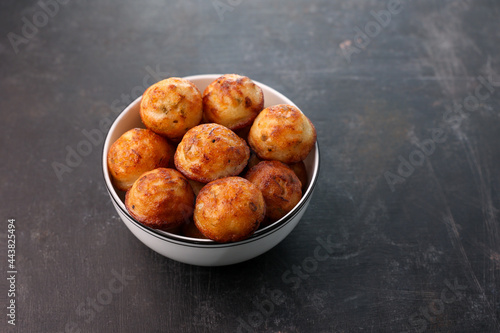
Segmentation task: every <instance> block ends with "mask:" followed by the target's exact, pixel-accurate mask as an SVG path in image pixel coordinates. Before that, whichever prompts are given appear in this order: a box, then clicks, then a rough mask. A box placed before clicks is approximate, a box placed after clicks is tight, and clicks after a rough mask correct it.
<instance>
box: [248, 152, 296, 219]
mask: <svg viewBox="0 0 500 333" xmlns="http://www.w3.org/2000/svg"><path fill="white" fill-rule="evenodd" d="M245 178H246V179H248V180H249V181H250V182H252V183H253V184H254V185H255V186H257V188H258V189H259V190H260V191H261V192H262V195H263V196H264V200H265V201H266V216H268V217H269V218H270V219H271V220H273V221H275V220H279V219H280V218H282V217H283V216H285V215H286V214H287V213H288V212H289V211H291V210H292V208H293V207H295V205H296V204H297V203H298V202H299V201H300V198H301V197H302V190H301V187H302V184H301V183H300V180H299V178H298V177H297V175H296V174H295V173H294V172H293V171H292V169H290V168H289V167H288V166H287V165H286V164H283V163H281V162H278V161H262V162H260V163H259V164H257V165H256V166H254V167H253V168H251V169H250V171H248V173H247V175H246V177H245Z"/></svg>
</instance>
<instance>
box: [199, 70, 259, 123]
mask: <svg viewBox="0 0 500 333" xmlns="http://www.w3.org/2000/svg"><path fill="white" fill-rule="evenodd" d="M263 107H264V93H263V92H262V89H261V88H260V87H259V86H257V85H256V84H255V83H254V82H253V81H252V80H250V79H249V78H248V77H246V76H241V75H237V74H226V75H223V76H221V77H219V78H217V79H216V80H215V81H213V82H212V83H210V84H209V85H208V86H207V88H205V91H204V92H203V113H204V117H205V119H206V120H207V122H214V123H217V124H221V125H224V126H226V127H227V128H229V129H232V130H235V129H238V128H243V127H245V126H248V125H250V124H251V123H252V122H253V120H254V119H255V117H257V115H258V114H259V112H260V111H262V109H263Z"/></svg>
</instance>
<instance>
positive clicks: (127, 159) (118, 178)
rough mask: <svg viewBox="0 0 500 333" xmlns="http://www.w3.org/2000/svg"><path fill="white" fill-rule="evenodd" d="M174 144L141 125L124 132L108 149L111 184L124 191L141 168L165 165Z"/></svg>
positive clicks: (141, 171)
mask: <svg viewBox="0 0 500 333" xmlns="http://www.w3.org/2000/svg"><path fill="white" fill-rule="evenodd" d="M173 157H174V148H173V146H172V145H170V144H169V142H168V141H167V140H166V139H165V138H163V137H161V136H160V135H158V134H155V133H154V132H152V131H150V130H148V129H142V128H134V129H131V130H129V131H127V132H125V133H124V134H123V135H122V136H121V137H120V138H118V140H116V141H115V142H114V143H113V144H112V145H111V148H110V149H109V152H108V156H107V159H108V169H109V173H110V175H111V178H112V180H113V184H114V185H115V187H116V188H118V189H119V190H121V191H126V190H128V189H129V188H131V187H132V184H133V183H134V182H135V181H136V179H137V178H139V177H140V176H141V175H142V174H143V173H144V172H147V171H150V170H153V169H156V168H160V167H167V166H169V163H170V162H173Z"/></svg>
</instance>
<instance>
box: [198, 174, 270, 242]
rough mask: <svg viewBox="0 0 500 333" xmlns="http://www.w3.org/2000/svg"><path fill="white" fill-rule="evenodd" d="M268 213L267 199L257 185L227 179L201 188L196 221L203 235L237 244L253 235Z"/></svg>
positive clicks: (233, 178) (217, 240)
mask: <svg viewBox="0 0 500 333" xmlns="http://www.w3.org/2000/svg"><path fill="white" fill-rule="evenodd" d="M265 213H266V204H265V202H264V198H263V196H262V193H261V192H260V191H259V189H258V188H257V187H256V186H255V185H253V184H252V183H251V182H249V181H248V180H246V179H244V178H241V177H226V178H222V179H218V180H215V181H213V182H210V183H208V184H207V185H206V186H205V187H203V188H202V189H201V191H200V193H199V194H198V197H197V198H196V206H195V210H194V222H195V224H196V227H197V228H198V229H199V230H200V231H201V233H202V234H204V235H205V236H206V237H208V238H210V239H212V240H214V241H216V242H219V243H227V242H236V241H240V240H243V239H246V238H248V237H249V236H250V235H252V234H253V232H254V231H255V230H257V228H258V227H259V225H260V222H262V220H263V219H264V216H265Z"/></svg>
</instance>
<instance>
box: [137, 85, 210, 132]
mask: <svg viewBox="0 0 500 333" xmlns="http://www.w3.org/2000/svg"><path fill="white" fill-rule="evenodd" d="M140 114H141V119H142V122H143V123H144V125H146V127H147V128H149V129H151V130H152V131H154V132H156V133H158V134H161V135H164V136H166V137H168V138H169V139H172V140H174V141H178V140H179V139H180V138H181V137H182V136H183V135H184V134H185V133H186V132H187V131H188V130H189V129H190V128H192V127H194V126H196V125H198V124H199V123H200V121H201V118H202V115H203V105H202V97H201V93H200V91H199V89H198V88H197V87H196V86H195V85H194V84H193V83H192V82H191V81H189V80H186V79H181V78H177V77H171V78H168V79H165V80H162V81H160V82H157V83H155V84H153V85H152V86H150V87H149V88H148V89H146V91H145V92H144V94H143V95H142V100H141V106H140Z"/></svg>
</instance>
